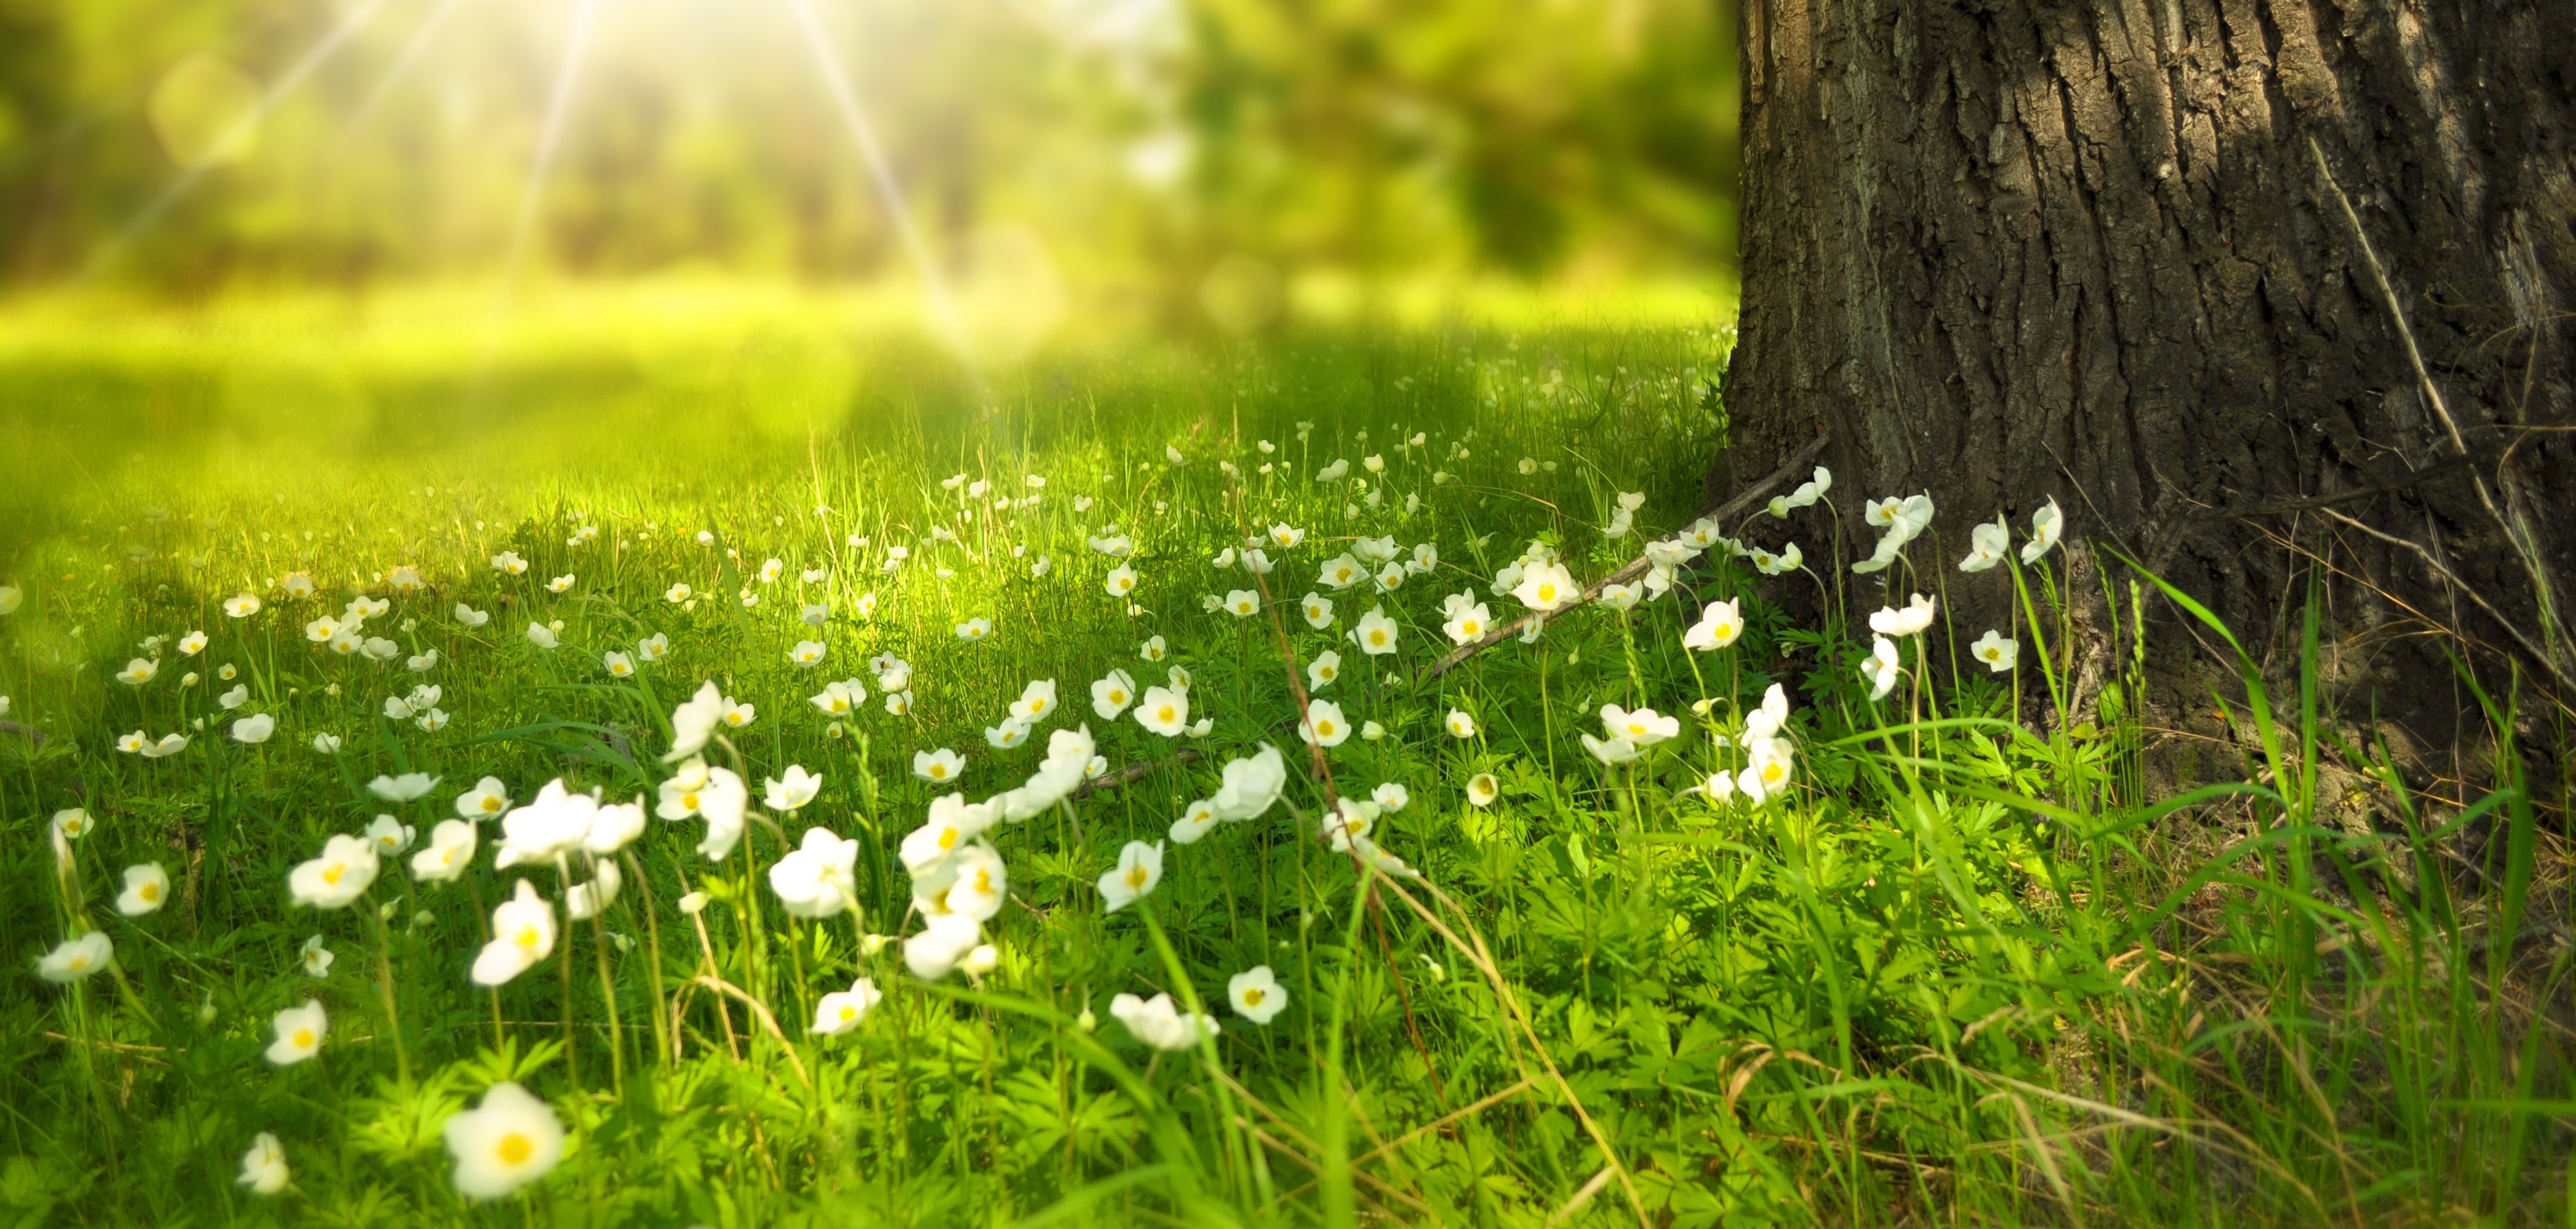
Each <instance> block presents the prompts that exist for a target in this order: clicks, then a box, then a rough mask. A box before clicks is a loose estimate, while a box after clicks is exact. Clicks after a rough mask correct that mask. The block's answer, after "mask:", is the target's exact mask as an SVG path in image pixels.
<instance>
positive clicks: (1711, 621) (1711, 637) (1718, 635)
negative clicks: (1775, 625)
mask: <svg viewBox="0 0 2576 1229" xmlns="http://www.w3.org/2000/svg"><path fill="white" fill-rule="evenodd" d="M1743 634H1744V615H1743V613H1742V611H1741V607H1740V603H1738V602H1734V601H1725V602H1710V603H1709V604H1708V606H1707V608H1706V609H1704V610H1702V611H1700V615H1699V622H1697V623H1694V624H1691V626H1690V630H1688V631H1686V632H1683V633H1682V647H1683V648H1686V649H1694V650H1697V651H1699V652H1702V653H1706V652H1709V651H1711V650H1714V649H1722V648H1725V647H1726V646H1728V645H1731V644H1733V643H1735V641H1736V638H1737V637H1740V636H1742V635H1743Z"/></svg>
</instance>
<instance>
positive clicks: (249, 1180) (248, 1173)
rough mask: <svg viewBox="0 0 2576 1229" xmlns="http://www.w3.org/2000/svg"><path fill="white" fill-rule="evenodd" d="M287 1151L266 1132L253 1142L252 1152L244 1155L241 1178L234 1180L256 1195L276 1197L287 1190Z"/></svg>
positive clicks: (273, 1136) (251, 1144)
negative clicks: (275, 1195)
mask: <svg viewBox="0 0 2576 1229" xmlns="http://www.w3.org/2000/svg"><path fill="white" fill-rule="evenodd" d="M287 1177H288V1174H287V1169H286V1149H285V1148H284V1147H283V1146H281V1145H280V1144H279V1143H278V1142H277V1137H276V1136H275V1135H271V1134H269V1133H268V1132H266V1131H262V1132H260V1133H259V1135H258V1136H257V1137H255V1138H253V1139H252V1140H251V1143H250V1151H248V1152H245V1153H243V1154H242V1162H241V1176H240V1177H238V1178H235V1179H233V1180H234V1181H235V1182H239V1183H241V1184H242V1185H243V1186H247V1187H249V1188H250V1193H251V1194H254V1195H274V1194H276V1193H278V1192H279V1191H282V1190H285V1189H286V1180H287Z"/></svg>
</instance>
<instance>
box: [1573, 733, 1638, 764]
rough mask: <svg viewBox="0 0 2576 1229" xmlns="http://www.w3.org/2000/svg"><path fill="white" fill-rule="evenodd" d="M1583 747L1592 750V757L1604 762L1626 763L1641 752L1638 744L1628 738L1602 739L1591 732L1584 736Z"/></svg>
mask: <svg viewBox="0 0 2576 1229" xmlns="http://www.w3.org/2000/svg"><path fill="white" fill-rule="evenodd" d="M1583 749H1584V750H1586V751H1589V752H1591V753H1592V758H1594V759H1596V760H1599V761H1601V762H1602V763H1604V764H1625V763H1628V762H1630V761H1632V760H1634V759H1636V758H1637V756H1638V755H1639V754H1640V753H1641V749H1640V748H1639V747H1638V746H1637V744H1635V743H1632V742H1629V741H1628V740H1627V739H1624V738H1611V739H1600V738H1594V737H1593V736H1591V735H1589V734H1586V735H1584V736H1583Z"/></svg>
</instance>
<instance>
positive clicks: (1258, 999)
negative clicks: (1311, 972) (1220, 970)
mask: <svg viewBox="0 0 2576 1229" xmlns="http://www.w3.org/2000/svg"><path fill="white" fill-rule="evenodd" d="M1225 1001H1226V1002H1229V1003H1232V1004H1234V1014H1236V1015H1238V1016H1241V1017H1243V1018H1244V1019H1246V1020H1250V1021H1252V1022H1253V1023H1255V1024H1268V1023H1270V1021H1271V1018H1272V1017H1274V1016H1277V1015H1278V1014H1279V1013H1280V1012H1282V1011H1285V1010H1287V1008H1288V991H1287V990H1286V989H1285V988H1284V987H1282V986H1281V985H1280V984H1279V979H1278V978H1277V977H1276V976H1274V975H1272V973H1271V972H1270V966H1269V965H1266V964H1264V965H1255V966H1253V967H1252V968H1250V969H1248V970H1245V971H1244V972H1241V973H1237V974H1235V975H1234V976H1232V977H1230V978H1227V979H1226V983H1225Z"/></svg>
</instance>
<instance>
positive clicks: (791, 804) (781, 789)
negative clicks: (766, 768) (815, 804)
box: [760, 764, 823, 812]
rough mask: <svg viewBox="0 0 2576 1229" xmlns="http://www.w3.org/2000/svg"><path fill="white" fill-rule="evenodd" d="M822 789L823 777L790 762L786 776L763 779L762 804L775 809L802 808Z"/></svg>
mask: <svg viewBox="0 0 2576 1229" xmlns="http://www.w3.org/2000/svg"><path fill="white" fill-rule="evenodd" d="M822 789H823V778H822V777H820V776H818V775H816V774H814V773H810V772H807V771H805V769H804V768H803V767H802V766H801V765H796V764H790V765H788V766H787V772H786V774H785V775H784V776H781V777H778V778H776V779H774V780H773V779H766V778H764V779H763V780H762V781H761V797H760V805H762V806H765V807H768V808H769V809H770V810H773V811H789V812H792V811H797V810H802V809H803V808H804V806H805V804H806V803H809V802H812V801H814V795H816V794H818V793H820V792H822Z"/></svg>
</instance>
